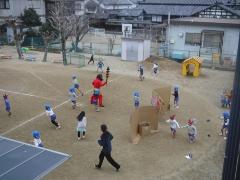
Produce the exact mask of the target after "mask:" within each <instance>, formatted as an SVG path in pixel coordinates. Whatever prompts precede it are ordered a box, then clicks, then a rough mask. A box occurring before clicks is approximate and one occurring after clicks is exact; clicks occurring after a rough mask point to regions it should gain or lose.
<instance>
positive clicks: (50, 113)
mask: <svg viewBox="0 0 240 180" xmlns="http://www.w3.org/2000/svg"><path fill="white" fill-rule="evenodd" d="M45 110H46V115H47V116H49V117H50V120H51V123H52V124H53V125H54V126H56V128H57V129H59V128H61V126H60V124H59V123H58V122H57V120H56V119H57V116H56V114H55V113H54V112H53V110H52V108H51V107H50V106H49V105H45Z"/></svg>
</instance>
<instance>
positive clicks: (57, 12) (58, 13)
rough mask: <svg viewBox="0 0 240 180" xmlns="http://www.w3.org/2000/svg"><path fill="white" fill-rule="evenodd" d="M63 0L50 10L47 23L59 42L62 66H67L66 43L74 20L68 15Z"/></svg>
mask: <svg viewBox="0 0 240 180" xmlns="http://www.w3.org/2000/svg"><path fill="white" fill-rule="evenodd" d="M64 2H65V0H60V1H58V2H57V3H56V4H55V6H54V7H53V8H52V10H50V16H49V19H48V21H49V23H50V24H51V26H52V27H53V28H54V29H55V30H56V31H57V32H58V34H59V36H60V41H61V50H62V58H63V64H64V65H67V55H66V41H67V39H68V38H69V36H70V35H71V34H72V32H73V24H74V18H73V15H68V14H66V12H67V11H68V9H66V7H65V6H64Z"/></svg>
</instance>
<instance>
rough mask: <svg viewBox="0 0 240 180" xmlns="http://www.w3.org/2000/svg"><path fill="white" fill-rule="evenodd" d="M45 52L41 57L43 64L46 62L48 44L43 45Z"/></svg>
mask: <svg viewBox="0 0 240 180" xmlns="http://www.w3.org/2000/svg"><path fill="white" fill-rule="evenodd" d="M45 44H46V45H45V51H44V56H43V60H42V61H43V62H47V54H48V43H47V42H46V43H45Z"/></svg>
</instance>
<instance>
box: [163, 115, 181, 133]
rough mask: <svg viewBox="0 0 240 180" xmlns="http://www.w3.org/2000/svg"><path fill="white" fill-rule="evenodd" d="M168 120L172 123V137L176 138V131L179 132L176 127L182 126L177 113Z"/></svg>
mask: <svg viewBox="0 0 240 180" xmlns="http://www.w3.org/2000/svg"><path fill="white" fill-rule="evenodd" d="M166 122H167V123H169V124H170V129H171V133H172V137H173V138H175V136H176V132H177V130H176V129H177V128H180V126H179V124H178V122H177V121H176V119H175V115H172V116H170V119H168V120H167V121H166Z"/></svg>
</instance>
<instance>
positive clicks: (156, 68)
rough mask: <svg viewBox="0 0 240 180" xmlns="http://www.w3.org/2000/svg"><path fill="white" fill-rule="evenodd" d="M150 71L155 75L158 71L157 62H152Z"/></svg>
mask: <svg viewBox="0 0 240 180" xmlns="http://www.w3.org/2000/svg"><path fill="white" fill-rule="evenodd" d="M152 72H153V74H154V75H155V76H156V75H157V73H158V64H157V63H153V68H152Z"/></svg>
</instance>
